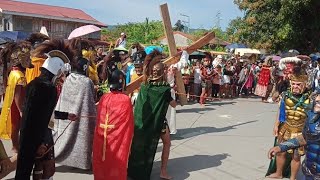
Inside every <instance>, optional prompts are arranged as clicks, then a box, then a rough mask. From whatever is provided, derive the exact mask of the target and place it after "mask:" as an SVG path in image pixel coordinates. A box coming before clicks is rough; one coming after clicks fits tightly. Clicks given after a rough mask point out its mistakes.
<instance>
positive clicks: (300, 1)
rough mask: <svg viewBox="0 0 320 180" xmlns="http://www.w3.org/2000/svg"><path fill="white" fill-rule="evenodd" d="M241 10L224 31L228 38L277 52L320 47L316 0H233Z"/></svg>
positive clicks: (319, 5)
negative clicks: (241, 15) (240, 14)
mask: <svg viewBox="0 0 320 180" xmlns="http://www.w3.org/2000/svg"><path fill="white" fill-rule="evenodd" d="M234 2H235V4H237V5H238V6H239V9H240V10H242V11H244V14H245V15H244V17H243V18H240V17H239V18H237V19H234V20H233V21H232V22H231V23H230V25H229V27H228V29H227V34H228V36H229V38H230V40H231V41H233V42H242V43H245V44H247V45H249V46H251V47H255V48H263V49H269V50H271V51H274V52H277V51H279V50H281V51H284V50H288V49H297V50H299V51H301V52H303V53H311V52H314V51H318V50H319V48H320V41H319V38H320V31H319V29H320V16H319V9H320V1H319V0H234Z"/></svg>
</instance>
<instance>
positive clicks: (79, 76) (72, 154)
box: [54, 39, 96, 170]
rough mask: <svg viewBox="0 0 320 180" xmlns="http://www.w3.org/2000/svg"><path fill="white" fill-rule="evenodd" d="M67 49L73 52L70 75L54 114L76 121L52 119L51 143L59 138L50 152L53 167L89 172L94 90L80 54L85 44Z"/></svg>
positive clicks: (76, 41)
mask: <svg viewBox="0 0 320 180" xmlns="http://www.w3.org/2000/svg"><path fill="white" fill-rule="evenodd" d="M71 47H72V48H73V49H75V51H76V60H75V61H74V62H71V73H70V74H69V76H68V77H67V78H66V80H65V81H64V83H63V86H62V90H61V94H60V96H59V99H58V102H57V106H56V109H55V110H56V111H61V112H69V113H72V114H75V115H77V116H78V117H79V118H80V119H79V121H76V122H72V123H71V124H69V123H68V122H66V121H64V119H67V118H56V119H55V126H54V139H55V140H57V138H58V137H60V138H59V139H58V141H57V142H56V144H55V148H54V152H55V155H56V162H57V163H59V164H61V165H64V166H70V167H75V168H79V169H84V170H89V169H91V165H92V144H93V135H94V128H95V119H96V106H95V90H94V84H93V82H92V80H91V79H90V78H89V77H88V74H89V72H88V69H89V61H88V60H87V59H85V58H83V57H82V50H88V49H81V48H86V47H87V46H86V44H83V41H82V40H79V39H75V40H74V41H72V42H71ZM67 126H68V127H67ZM66 128H67V129H66ZM65 130H66V131H65ZM64 131H65V132H64ZM70 144H73V145H72V146H70Z"/></svg>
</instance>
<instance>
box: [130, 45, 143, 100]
mask: <svg viewBox="0 0 320 180" xmlns="http://www.w3.org/2000/svg"><path fill="white" fill-rule="evenodd" d="M145 58H146V52H145V51H144V50H143V51H138V52H135V53H133V55H132V59H133V65H134V72H133V74H132V76H131V81H135V80H136V79H138V78H139V77H140V76H141V75H142V74H143V62H144V59H145ZM138 94H139V89H136V90H134V91H133V93H132V96H131V103H132V105H134V104H135V102H136V100H137V97H138Z"/></svg>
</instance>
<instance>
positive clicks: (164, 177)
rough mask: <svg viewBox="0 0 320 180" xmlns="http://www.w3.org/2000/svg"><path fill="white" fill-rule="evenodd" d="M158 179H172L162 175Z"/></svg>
mask: <svg viewBox="0 0 320 180" xmlns="http://www.w3.org/2000/svg"><path fill="white" fill-rule="evenodd" d="M160 179H161V180H171V179H172V177H171V176H168V175H167V176H163V175H160Z"/></svg>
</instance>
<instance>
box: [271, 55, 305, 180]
mask: <svg viewBox="0 0 320 180" xmlns="http://www.w3.org/2000/svg"><path fill="white" fill-rule="evenodd" d="M294 59H295V57H294ZM289 78H290V90H288V91H285V92H283V93H282V94H281V101H280V108H279V113H278V114H279V117H278V119H276V121H275V125H274V135H275V136H276V138H277V143H282V142H284V141H287V140H288V139H291V138H295V137H297V136H299V135H301V133H302V129H303V126H304V123H305V120H306V118H307V114H306V108H307V106H308V105H309V95H310V92H309V91H308V90H306V82H307V80H308V77H307V75H305V74H304V73H303V71H302V69H301V63H300V64H295V65H294V66H293V67H292V74H291V75H289ZM302 155H304V149H303V148H299V149H296V150H294V149H289V150H288V151H287V152H286V153H279V154H278V155H277V157H276V159H275V161H271V163H270V166H269V170H268V173H267V175H269V176H268V177H269V178H282V177H284V176H286V177H288V176H290V179H296V176H297V173H298V170H299V167H300V160H301V156H302ZM290 161H291V175H289V174H290V173H289V171H290V168H289V165H290Z"/></svg>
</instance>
